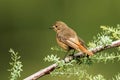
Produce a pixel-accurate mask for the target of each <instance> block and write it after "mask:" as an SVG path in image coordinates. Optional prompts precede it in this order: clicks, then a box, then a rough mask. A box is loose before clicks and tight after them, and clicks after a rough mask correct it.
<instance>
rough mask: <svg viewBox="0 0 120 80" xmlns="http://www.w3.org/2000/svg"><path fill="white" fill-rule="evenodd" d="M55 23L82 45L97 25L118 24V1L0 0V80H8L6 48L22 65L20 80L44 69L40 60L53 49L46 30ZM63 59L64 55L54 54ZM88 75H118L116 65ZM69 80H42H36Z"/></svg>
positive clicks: (53, 42) (52, 79)
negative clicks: (59, 22)
mask: <svg viewBox="0 0 120 80" xmlns="http://www.w3.org/2000/svg"><path fill="white" fill-rule="evenodd" d="M56 20H62V21H64V22H66V23H67V24H68V25H69V26H70V27H72V28H73V29H74V30H75V31H76V32H77V33H78V35H79V36H80V37H81V38H82V39H83V40H84V41H85V42H86V43H88V42H89V41H91V40H92V38H93V36H95V35H96V34H97V33H98V32H100V31H101V30H100V28H99V27H100V25H109V26H116V25H117V24H120V0H0V79H1V80H8V77H9V73H8V72H7V69H8V68H9V67H10V66H9V65H8V63H9V61H10V54H9V53H8V51H9V49H10V48H13V49H14V50H15V51H17V52H19V53H20V54H19V55H21V61H22V62H23V65H24V66H23V70H24V71H23V72H22V74H21V78H20V80H22V79H23V78H25V77H27V76H29V75H31V74H33V73H35V72H36V71H38V70H40V69H42V68H44V67H47V66H48V65H50V63H47V62H44V61H43V59H44V57H45V56H47V55H49V54H57V53H54V52H53V51H51V50H50V48H51V47H52V46H56V45H57V43H56V40H55V32H54V31H52V30H49V29H48V28H49V27H50V26H52V24H53V23H54V22H55V21H56ZM58 55H59V56H63V55H64V54H58ZM89 72H90V73H91V74H93V75H94V74H103V75H104V76H105V78H107V79H110V78H111V76H113V75H115V74H117V73H118V72H120V63H119V62H116V63H111V62H108V63H107V64H103V63H100V64H93V65H92V66H90V68H89ZM48 79H49V80H69V79H71V80H72V79H74V77H70V78H67V77H66V76H62V77H52V76H49V75H48V76H44V77H42V78H41V79H40V80H48Z"/></svg>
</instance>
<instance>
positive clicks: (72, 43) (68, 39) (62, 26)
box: [51, 21, 93, 56]
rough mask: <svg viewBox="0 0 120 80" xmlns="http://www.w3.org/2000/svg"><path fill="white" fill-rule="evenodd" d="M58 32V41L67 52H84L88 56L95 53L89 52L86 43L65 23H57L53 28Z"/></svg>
mask: <svg viewBox="0 0 120 80" xmlns="http://www.w3.org/2000/svg"><path fill="white" fill-rule="evenodd" d="M51 29H53V30H54V31H55V32H56V40H57V43H58V45H59V46H60V47H62V48H63V49H64V50H66V51H68V52H69V51H70V50H71V49H73V50H77V51H79V52H83V53H85V54H87V55H88V56H92V55H93V53H92V52H91V51H89V50H88V49H87V48H86V46H85V45H84V41H83V40H82V39H80V37H78V35H77V33H76V32H75V31H74V30H73V29H72V28H70V27H68V25H67V24H66V23H64V22H63V21H56V22H55V23H54V24H53V26H52V27H51Z"/></svg>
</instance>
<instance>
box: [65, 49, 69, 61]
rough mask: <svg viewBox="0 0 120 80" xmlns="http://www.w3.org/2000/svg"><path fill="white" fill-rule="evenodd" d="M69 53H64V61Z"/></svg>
mask: <svg viewBox="0 0 120 80" xmlns="http://www.w3.org/2000/svg"><path fill="white" fill-rule="evenodd" d="M69 52H70V51H67V52H66V53H65V55H64V59H65V58H66V56H67V55H68V53H69Z"/></svg>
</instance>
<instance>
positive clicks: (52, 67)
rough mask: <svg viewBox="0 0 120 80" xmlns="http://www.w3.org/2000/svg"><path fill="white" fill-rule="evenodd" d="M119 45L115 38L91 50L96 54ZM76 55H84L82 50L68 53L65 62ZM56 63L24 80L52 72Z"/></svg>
mask: <svg viewBox="0 0 120 80" xmlns="http://www.w3.org/2000/svg"><path fill="white" fill-rule="evenodd" d="M118 46H120V40H116V41H114V42H112V43H111V44H110V45H106V46H99V47H97V48H95V49H93V50H91V51H92V52H93V53H94V54H96V53H97V52H100V51H103V50H106V49H109V48H113V47H118ZM77 57H84V53H82V52H79V53H76V54H74V55H69V56H68V57H66V58H65V59H64V61H65V62H70V61H71V60H73V59H74V58H77ZM57 66H58V65H57V64H56V63H54V64H52V65H50V66H48V67H46V68H44V69H42V70H40V71H38V72H36V73H34V74H32V75H31V76H29V77H27V78H25V79H24V80H36V79H38V78H40V77H42V76H44V75H47V74H49V73H50V72H52V71H53V70H54V69H55V68H56V67H57Z"/></svg>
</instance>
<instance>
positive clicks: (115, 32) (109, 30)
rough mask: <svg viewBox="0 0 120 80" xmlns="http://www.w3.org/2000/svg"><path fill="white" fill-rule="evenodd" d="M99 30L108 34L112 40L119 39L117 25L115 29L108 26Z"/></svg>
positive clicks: (119, 30)
mask: <svg viewBox="0 0 120 80" xmlns="http://www.w3.org/2000/svg"><path fill="white" fill-rule="evenodd" d="M101 28H102V29H103V30H104V31H105V32H106V33H107V34H110V35H111V37H112V38H114V39H120V25H119V24H118V25H117V27H116V28H114V27H109V26H101Z"/></svg>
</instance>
